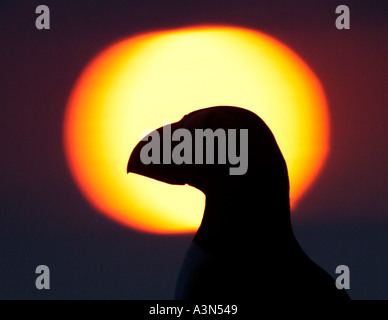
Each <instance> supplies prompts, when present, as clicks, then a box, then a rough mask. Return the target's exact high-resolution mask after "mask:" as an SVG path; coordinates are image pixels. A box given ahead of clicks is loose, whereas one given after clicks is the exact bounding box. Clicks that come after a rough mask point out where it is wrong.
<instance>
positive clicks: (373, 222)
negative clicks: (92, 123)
mask: <svg viewBox="0 0 388 320" xmlns="http://www.w3.org/2000/svg"><path fill="white" fill-rule="evenodd" d="M40 4H45V5H47V6H48V7H49V9H50V29H49V30H38V29H37V28H36V27H35V20H36V18H37V17H38V15H37V14H36V13H35V8H36V7H37V6H38V5H40ZM341 4H345V5H347V6H348V7H349V9H350V29H349V30H338V29H337V28H336V26H335V20H336V18H337V16H338V14H336V13H335V9H336V7H337V6H338V5H341ZM0 15H1V19H0V21H1V22H0V24H1V28H0V41H1V48H0V70H1V94H0V106H1V108H0V115H1V116H0V119H1V132H2V134H1V138H0V147H1V157H0V163H1V167H2V170H1V173H0V176H1V185H0V187H1V192H0V194H1V196H0V197H1V199H0V210H1V223H0V255H1V257H2V258H1V260H0V298H1V299H136V300H137V299H172V298H173V294H174V286H175V281H176V279H177V276H178V272H179V269H180V266H181V264H182V261H183V258H184V254H185V252H186V250H187V248H188V246H189V245H190V241H191V239H192V237H193V234H185V235H157V234H150V233H142V232H139V231H136V230H133V229H130V228H128V227H125V226H123V225H120V224H119V223H117V222H115V221H113V220H111V219H109V218H107V217H106V216H105V215H103V214H101V213H100V212H98V211H97V210H96V209H94V208H93V207H92V206H91V205H90V204H89V203H88V202H87V201H86V200H85V198H84V197H83V196H82V194H81V193H80V191H79V189H78V187H77V185H76V183H75V182H74V180H73V178H72V176H71V173H70V171H69V167H68V165H67V163H66V157H65V151H64V146H63V137H62V134H63V131H62V130H63V120H64V114H65V108H66V104H67V101H68V97H69V94H70V92H71V90H72V88H73V86H74V84H75V82H76V80H77V78H78V76H79V75H80V74H81V72H82V70H83V68H84V67H85V66H86V65H87V64H88V63H89V62H90V61H91V59H93V57H95V56H96V55H97V54H98V53H99V52H101V51H102V50H104V49H106V48H107V47H108V46H109V45H111V44H112V43H114V42H116V41H118V40H120V39H123V38H126V37H130V36H133V35H137V34H139V33H143V32H149V31H155V30H164V29H174V28H180V27H188V26H196V25H203V24H220V25H228V26H237V27H244V28H249V29H253V30H258V31H261V32H264V33H266V34H268V35H270V36H272V37H274V38H276V39H278V40H279V41H281V42H282V43H284V44H285V45H287V46H288V47H289V48H291V49H292V50H293V51H294V52H296V53H297V54H298V55H299V56H300V57H301V58H302V59H303V60H304V61H305V62H306V63H307V64H308V65H309V67H310V68H311V69H312V70H313V71H314V72H315V74H316V75H317V77H318V78H319V79H320V81H321V83H322V86H323V88H324V91H325V94H326V97H327V100H328V107H329V115H330V132H331V135H330V150H329V155H328V158H327V161H326V163H325V166H324V168H323V170H322V171H321V173H320V175H319V177H318V178H317V180H316V181H315V182H314V184H313V186H312V187H311V188H310V189H309V191H308V192H307V193H306V194H305V195H304V197H303V198H302V199H301V200H300V202H299V204H298V206H297V207H296V208H295V212H292V223H293V227H294V232H295V235H296V237H297V239H298V241H299V243H300V244H301V246H302V248H303V249H304V251H305V252H306V253H307V254H308V255H309V256H310V257H311V259H313V260H314V261H315V262H316V263H317V264H318V265H320V266H321V267H323V268H324V269H325V270H326V271H327V272H328V273H329V274H330V275H331V276H332V277H333V278H335V277H336V276H337V275H336V274H335V269H336V267H337V266H338V265H347V266H348V267H349V269H350V289H349V290H348V294H349V295H350V297H351V298H352V299H356V300H357V299H388V272H387V270H388V211H387V209H388V208H387V198H388V194H387V166H386V163H387V160H388V159H387V153H386V140H387V126H386V119H387V102H388V101H387V80H386V79H387V57H388V56H387V40H386V39H387V26H388V21H387V18H386V17H387V3H386V1H371V2H366V1H323V0H322V1H240V2H239V1H229V0H228V1H212V2H211V3H209V2H208V1H198V0H197V1H179V0H174V1H170V0H166V1H79V2H76V1H72V2H70V1H54V0H52V1H43V2H42V1H26V0H25V1H1V2H0ZM257 223H258V224H260V220H259V219H258V220H257ZM261 227H265V226H259V225H258V232H259V230H260V228H261ZM257 255H258V256H260V251H259V250H258V252H257ZM268 263H269V262H268ZM42 264H43V265H47V266H48V267H49V268H50V272H51V274H50V275H51V277H50V281H51V288H50V290H37V289H36V287H35V279H36V277H37V275H36V274H35V268H36V267H37V266H38V265H42Z"/></svg>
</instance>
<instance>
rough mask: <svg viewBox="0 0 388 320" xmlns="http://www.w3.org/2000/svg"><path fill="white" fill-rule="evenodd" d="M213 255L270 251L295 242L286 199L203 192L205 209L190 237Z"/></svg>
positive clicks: (287, 246) (294, 244)
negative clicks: (205, 194) (196, 229)
mask: <svg viewBox="0 0 388 320" xmlns="http://www.w3.org/2000/svg"><path fill="white" fill-rule="evenodd" d="M193 241H194V242H195V243H196V244H197V245H198V246H199V247H200V248H201V249H202V250H204V251H205V252H208V253H211V254H213V255H231V256H236V255H237V254H241V255H245V254H246V253H248V252H252V250H255V251H257V250H260V253H261V254H266V255H270V254H271V252H274V250H277V252H279V250H281V251H290V250H292V249H293V248H295V247H296V246H297V242H296V239H295V237H294V234H293V231H292V227H291V222H290V211H289V205H288V202H287V203H283V204H282V203H281V202H279V200H278V199H277V201H276V200H275V201H274V200H273V199H268V197H262V198H258V197H257V196H256V197H253V196H252V195H246V194H245V195H243V196H236V193H232V194H231V193H218V194H211V195H207V196H206V206H205V212H204V215H203V218H202V222H201V225H200V227H199V229H198V231H197V233H196V234H195V236H194V240H193Z"/></svg>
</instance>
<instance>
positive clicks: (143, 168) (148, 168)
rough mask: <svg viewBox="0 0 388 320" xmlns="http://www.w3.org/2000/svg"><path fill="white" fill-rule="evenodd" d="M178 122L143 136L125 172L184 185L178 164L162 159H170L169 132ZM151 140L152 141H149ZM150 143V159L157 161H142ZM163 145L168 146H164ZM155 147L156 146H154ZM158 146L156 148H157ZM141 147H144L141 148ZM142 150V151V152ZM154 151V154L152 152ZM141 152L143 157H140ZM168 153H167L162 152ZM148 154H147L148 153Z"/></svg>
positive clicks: (175, 127)
mask: <svg viewBox="0 0 388 320" xmlns="http://www.w3.org/2000/svg"><path fill="white" fill-rule="evenodd" d="M178 124H179V122H176V123H173V124H171V125H166V126H163V127H160V128H158V129H156V130H154V131H153V132H151V133H150V134H148V135H147V136H145V137H144V138H143V139H142V140H141V141H140V142H139V143H138V144H137V145H136V147H135V148H134V149H133V151H132V153H131V155H130V157H129V160H128V165H127V173H130V172H131V173H136V174H140V175H142V176H145V177H148V178H152V179H156V180H159V181H162V182H166V183H169V184H177V185H184V184H185V181H184V180H183V177H182V174H181V172H180V171H181V168H179V165H176V164H174V163H173V162H172V161H169V162H168V161H167V163H166V161H163V160H165V158H166V157H167V158H169V159H171V153H172V152H171V134H166V133H171V132H173V131H171V130H175V129H177V128H178V127H179V125H178ZM151 140H152V141H151ZM150 143H152V146H153V147H154V149H152V151H151V152H152V159H154V160H155V159H157V161H153V162H150V161H144V154H145V153H146V151H145V150H147V154H148V153H149V152H150V145H148V146H147V144H150ZM165 146H170V148H168V147H167V148H166V147H165ZM155 147H156V148H155ZM157 147H158V148H157ZM143 148H145V149H144V150H143ZM142 150H143V152H142ZM154 152H155V153H156V154H154ZM142 153H143V159H142ZM163 153H169V155H166V154H163ZM148 155H149V154H148Z"/></svg>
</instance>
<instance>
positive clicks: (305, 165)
mask: <svg viewBox="0 0 388 320" xmlns="http://www.w3.org/2000/svg"><path fill="white" fill-rule="evenodd" d="M218 105H230V106H238V107H241V108H245V109H249V110H251V111H253V112H255V113H256V114H257V115H258V116H260V117H261V118H262V119H263V120H264V121H265V122H266V124H267V125H268V126H269V128H270V129H271V130H272V132H273V134H274V136H275V138H276V140H277V142H278V144H279V147H280V149H281V151H282V153H283V155H284V158H285V160H286V162H287V166H288V171H289V177H290V196H291V207H292V208H295V205H296V204H297V202H298V200H299V199H300V198H301V197H302V195H303V194H304V193H305V191H306V190H307V189H308V188H309V187H310V186H311V184H312V183H313V181H314V179H315V178H316V177H317V175H318V173H319V171H320V169H321V168H322V166H323V163H324V161H325V158H326V155H327V152H328V141H329V118H328V111H327V105H326V99H325V96H324V92H323V89H322V87H321V84H320V82H319V80H318V79H317V77H316V76H315V75H314V73H313V72H312V70H311V69H310V68H309V67H308V66H307V65H306V64H305V63H304V62H303V61H302V60H301V58H299V57H298V56H297V55H296V54H295V53H294V52H293V51H292V50H291V49H289V48H288V47H286V46H285V45H284V44H282V43H281V42H279V41H278V40H276V39H274V38H272V37H270V36H268V35H266V34H263V33H261V32H258V31H253V30H248V29H243V28H235V27H224V26H200V27H193V28H183V29H177V30H167V31H160V32H153V33H146V34H141V35H138V36H134V37H130V38H127V39H123V40H121V41H118V42H117V43H115V44H113V45H111V46H109V47H108V48H106V49H105V50H103V51H102V52H101V53H100V54H98V55H97V56H96V57H95V58H94V59H93V60H92V61H91V62H90V63H89V64H88V65H87V66H86V68H85V69H84V70H83V71H82V73H81V75H80V77H79V79H78V80H77V82H76V84H75V85H74V88H73V90H72V92H71V95H70V97H69V101H68V104H67V108H66V114H65V119H64V130H63V134H64V147H65V152H66V156H67V161H68V164H69V167H70V170H71V173H72V176H73V177H74V179H75V181H76V183H77V185H78V187H79V188H80V190H81V192H82V194H83V195H84V196H85V197H86V199H87V200H88V201H89V202H90V204H92V205H93V206H94V207H95V208H96V209H97V210H98V211H100V212H102V213H104V214H106V215H107V216H109V217H111V218H112V219H114V220H116V221H118V222H120V223H122V224H124V225H127V226H129V227H132V228H135V229H137V230H142V231H147V232H155V233H180V232H192V231H195V230H196V229H197V228H198V226H199V224H200V222H201V219H202V214H203V209H204V204H205V196H204V194H203V193H202V192H201V191H199V190H197V189H195V188H193V187H190V186H187V185H185V186H175V185H169V184H166V183H163V182H159V181H156V180H153V179H149V178H146V177H142V176H139V175H136V174H127V173H126V166H127V161H128V158H129V156H130V154H131V151H132V150H133V148H134V147H135V145H136V144H137V142H138V141H139V140H140V139H141V137H142V134H143V135H144V130H147V129H156V128H158V127H161V126H163V125H164V124H165V123H166V122H176V121H179V120H180V119H181V118H182V117H183V116H184V115H185V114H188V113H190V112H192V111H194V110H197V109H201V108H206V107H210V106H218Z"/></svg>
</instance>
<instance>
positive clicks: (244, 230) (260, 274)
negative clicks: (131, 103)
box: [127, 106, 349, 301]
mask: <svg viewBox="0 0 388 320" xmlns="http://www.w3.org/2000/svg"><path fill="white" fill-rule="evenodd" d="M163 128H164V127H161V128H159V129H157V130H156V131H157V132H158V133H159V135H160V137H161V139H160V144H161V148H160V150H162V151H163V148H162V144H163V139H164V138H166V139H167V138H168V139H170V137H164V136H163ZM180 128H185V129H187V130H189V131H190V133H191V136H192V137H193V142H195V129H212V130H213V131H214V130H216V129H219V128H221V129H224V130H227V129H236V130H237V132H238V131H239V130H240V129H248V153H247V154H248V170H247V171H246V173H245V174H242V175H230V172H229V168H230V167H231V166H233V164H231V163H228V161H227V163H226V164H217V161H214V163H215V164H206V162H205V161H204V164H194V161H193V162H192V163H193V164H185V163H183V164H179V165H178V164H174V163H171V164H153V163H151V164H148V165H146V164H143V163H142V161H141V158H140V152H141V149H142V148H143V147H144V146H145V145H146V144H147V143H148V142H147V141H145V140H146V139H143V140H142V141H140V142H139V143H138V144H137V146H136V147H135V148H134V150H133V151H132V154H131V156H130V158H129V161H128V167H127V172H128V173H129V172H132V173H136V174H140V175H143V176H146V177H150V178H153V179H156V180H159V181H163V182H166V183H170V184H178V185H184V184H189V185H191V186H193V187H196V188H198V189H199V190H201V191H202V192H203V193H204V194H205V196H206V205H205V211H204V215H203V218H202V222H201V224H200V227H199V229H198V230H197V232H196V233H195V235H194V238H193V241H192V243H191V245H190V248H189V249H188V252H187V254H186V257H185V259H184V261H183V265H182V268H181V270H180V274H179V276H178V280H177V283H176V291H175V298H176V299H178V300H201V301H206V300H211V301H218V300H221V301H237V300H244V301H252V300H255V299H257V297H258V296H260V300H266V299H268V300H271V301H273V300H278V299H285V300H300V299H304V300H312V299H313V300H315V301H317V300H320V299H322V300H348V299H349V296H348V295H347V293H346V292H345V290H344V289H342V290H338V289H337V288H336V286H335V280H334V279H333V278H332V277H331V276H330V275H329V274H328V273H327V272H325V271H324V270H323V269H322V268H320V267H319V266H318V265H317V264H315V263H314V262H313V261H312V260H311V259H310V258H309V257H308V256H307V255H306V254H305V253H304V251H303V250H302V249H301V247H300V245H299V244H298V242H297V240H296V238H295V236H294V233H293V231H292V226H291V220H290V201H289V179H288V172H287V166H286V163H285V161H284V158H283V155H282V153H281V151H280V149H279V147H278V145H277V142H276V140H275V138H274V136H273V134H272V132H271V130H270V129H269V128H268V127H267V125H266V124H265V123H264V121H263V120H262V119H261V118H260V117H258V116H257V115H256V114H254V113H252V112H251V111H248V110H246V109H243V108H239V107H231V106H218V107H210V108H205V109H200V110H197V111H194V112H191V113H189V114H187V115H185V116H184V117H183V118H182V119H181V120H180V121H178V122H175V123H173V124H171V132H172V133H173V132H174V131H175V130H177V129H180ZM236 140H237V150H239V147H238V145H239V144H238V142H239V139H236ZM178 143H179V141H172V148H171V150H173V148H174V146H175V145H177V144H178ZM194 145H195V143H193V149H192V157H193V158H192V159H195V148H194ZM226 145H228V143H227V144H226ZM217 150H218V149H217V148H215V159H217V157H218V154H217ZM161 159H162V158H161ZM182 214H185V213H184V212H182Z"/></svg>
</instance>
